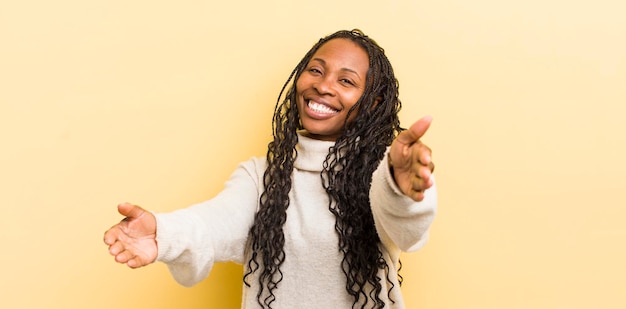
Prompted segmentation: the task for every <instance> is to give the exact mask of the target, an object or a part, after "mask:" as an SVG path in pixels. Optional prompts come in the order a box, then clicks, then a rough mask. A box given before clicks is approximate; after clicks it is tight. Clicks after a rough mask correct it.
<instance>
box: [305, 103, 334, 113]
mask: <svg viewBox="0 0 626 309" xmlns="http://www.w3.org/2000/svg"><path fill="white" fill-rule="evenodd" d="M307 106H308V107H309V108H310V109H311V110H312V111H314V112H316V113H320V114H336V113H338V112H339V111H338V110H336V109H333V108H330V107H328V105H324V104H321V103H317V102H314V101H311V100H309V101H307Z"/></svg>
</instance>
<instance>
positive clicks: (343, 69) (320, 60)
mask: <svg viewBox="0 0 626 309" xmlns="http://www.w3.org/2000/svg"><path fill="white" fill-rule="evenodd" d="M313 60H315V61H318V62H321V63H322V64H323V65H326V60H324V59H322V58H313V59H311V61H313ZM341 70H342V71H347V72H351V73H354V74H355V75H356V76H358V77H359V78H361V75H359V73H357V71H355V70H353V69H350V68H341Z"/></svg>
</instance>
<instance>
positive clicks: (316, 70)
mask: <svg viewBox="0 0 626 309" xmlns="http://www.w3.org/2000/svg"><path fill="white" fill-rule="evenodd" d="M308 71H309V73H312V74H322V71H320V70H319V69H318V68H315V67H312V68H309V69H308Z"/></svg>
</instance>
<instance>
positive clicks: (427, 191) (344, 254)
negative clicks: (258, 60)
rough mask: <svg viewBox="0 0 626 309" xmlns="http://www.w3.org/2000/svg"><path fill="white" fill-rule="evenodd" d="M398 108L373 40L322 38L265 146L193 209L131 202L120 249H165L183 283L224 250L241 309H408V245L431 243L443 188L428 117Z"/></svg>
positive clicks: (134, 252)
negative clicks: (238, 266)
mask: <svg viewBox="0 0 626 309" xmlns="http://www.w3.org/2000/svg"><path fill="white" fill-rule="evenodd" d="M292 80H293V81H294V82H293V83H292V84H291V86H289V84H290V83H291V81H292ZM288 86H289V89H288V91H287V93H286V94H285V96H284V98H283V93H284V90H285V89H287V87H288ZM399 110H400V101H399V99H398V83H397V80H396V78H395V76H394V74H393V70H392V67H391V64H390V63H389V60H388V59H387V57H386V56H385V55H384V51H383V49H382V48H380V47H379V46H378V45H377V44H376V42H375V41H373V40H372V39H370V38H369V37H367V36H365V35H364V34H363V33H362V32H360V31H358V30H353V31H338V32H336V33H334V34H332V35H329V36H327V37H325V38H322V39H321V40H320V41H319V42H318V43H317V44H315V45H314V46H313V47H312V49H311V50H310V51H309V52H308V53H307V54H306V55H305V56H304V58H303V59H302V60H301V61H300V63H299V64H298V65H297V66H296V68H295V69H294V71H293V72H292V74H291V76H290V77H289V79H288V81H287V83H285V86H284V87H283V90H282V91H281V94H280V95H279V99H278V102H277V105H276V110H275V113H274V121H273V131H274V140H273V141H272V142H271V143H270V144H269V145H268V152H267V156H266V158H253V159H251V160H249V161H247V162H244V163H242V164H241V165H240V166H239V167H238V168H237V169H236V170H235V172H234V173H233V175H232V176H231V178H230V179H229V181H228V182H227V183H226V185H225V188H224V190H223V191H222V192H220V193H219V194H218V195H217V196H216V197H214V198H213V199H211V200H209V201H206V202H203V203H200V204H197V205H194V206H191V207H189V208H186V209H181V210H177V211H174V212H172V213H168V214H152V213H150V212H147V211H145V210H143V209H142V208H140V207H138V206H135V205H131V204H126V203H125V204H120V205H119V206H118V210H119V212H120V213H121V214H122V215H124V216H126V218H125V219H124V220H122V222H120V223H119V224H117V225H115V226H113V227H112V228H111V229H110V230H108V231H107V232H106V233H105V243H106V244H107V245H109V252H110V253H111V254H112V255H114V256H115V259H116V261H117V262H119V263H126V264H127V265H128V266H129V267H131V268H136V267H141V266H145V265H148V264H150V263H152V262H154V261H157V260H158V261H162V262H165V263H167V265H168V267H169V269H170V271H171V273H172V275H173V276H174V278H175V279H176V280H177V281H178V282H179V283H181V284H183V285H186V286H190V285H193V284H195V283H197V282H199V281H200V280H202V279H204V278H205V277H206V276H207V275H208V273H209V272H210V270H211V267H212V266H213V264H214V263H215V262H221V261H234V262H238V263H242V264H244V266H245V269H244V273H245V275H244V284H245V286H244V293H243V304H242V307H243V308H258V307H259V306H260V307H262V308H404V304H403V300H402V295H401V291H400V287H399V283H400V279H399V278H401V277H400V276H399V275H398V271H397V270H398V268H399V257H400V253H401V252H402V251H413V250H417V249H418V248H419V247H421V246H422V245H423V244H424V242H425V241H426V238H427V233H428V228H429V226H430V224H431V222H432V220H433V217H434V213H435V208H436V203H437V199H436V192H435V188H434V179H433V177H432V174H431V173H432V170H433V168H434V165H433V164H432V161H431V157H430V154H431V152H430V149H429V148H428V147H426V146H425V145H424V144H422V143H421V142H420V141H419V139H420V138H421V136H422V135H423V134H424V133H425V132H426V130H427V129H428V127H429V125H430V122H431V119H430V118H429V117H426V118H423V119H420V120H419V121H417V122H416V123H415V124H414V125H412V126H411V127H410V128H409V129H408V130H403V129H402V128H401V127H400V122H399V120H398V111H399Z"/></svg>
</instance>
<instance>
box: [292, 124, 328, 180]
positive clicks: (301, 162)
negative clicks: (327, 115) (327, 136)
mask: <svg viewBox="0 0 626 309" xmlns="http://www.w3.org/2000/svg"><path fill="white" fill-rule="evenodd" d="M334 145H335V142H334V141H321V140H316V139H313V138H310V137H306V136H304V135H302V132H300V131H299V132H298V144H297V145H296V150H297V151H298V158H297V159H296V162H294V166H295V168H297V169H299V170H305V171H311V172H321V171H322V163H324V160H326V156H327V155H328V152H329V149H330V147H332V146H334Z"/></svg>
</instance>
